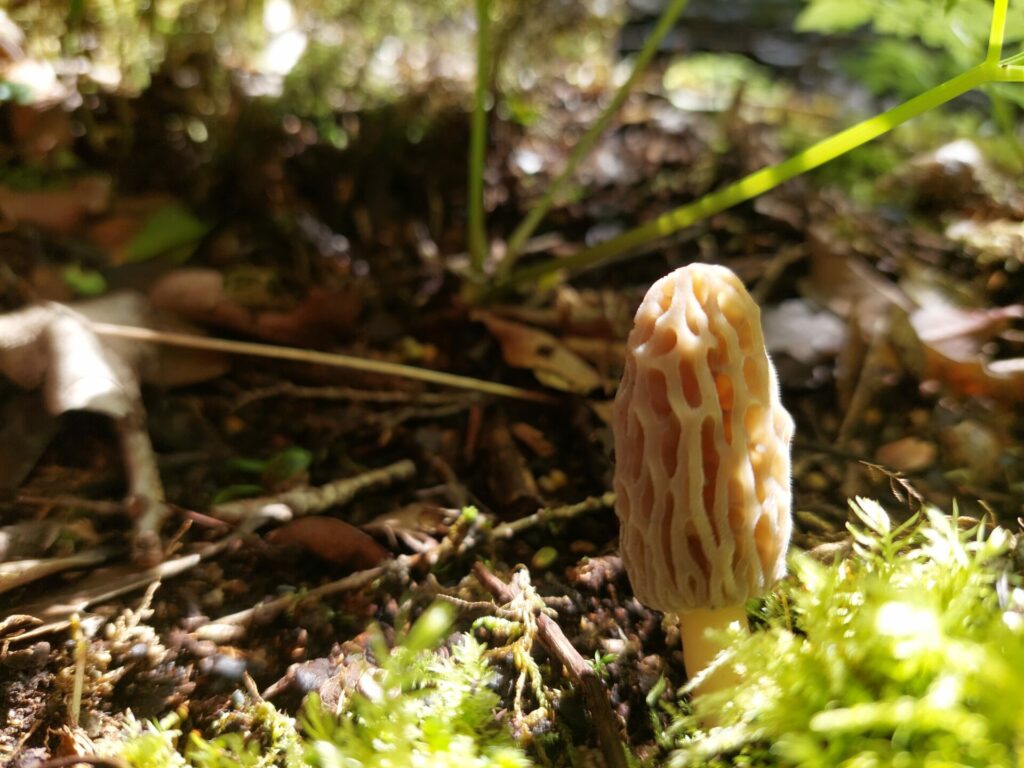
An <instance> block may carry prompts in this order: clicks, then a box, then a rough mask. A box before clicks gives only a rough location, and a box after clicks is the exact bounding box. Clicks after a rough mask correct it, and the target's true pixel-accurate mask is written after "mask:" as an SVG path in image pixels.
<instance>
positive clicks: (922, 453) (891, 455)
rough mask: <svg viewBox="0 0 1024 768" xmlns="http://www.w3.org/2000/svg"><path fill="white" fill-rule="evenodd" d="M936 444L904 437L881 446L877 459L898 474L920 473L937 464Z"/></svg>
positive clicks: (876, 455)
mask: <svg viewBox="0 0 1024 768" xmlns="http://www.w3.org/2000/svg"><path fill="white" fill-rule="evenodd" d="M937 453H938V449H937V448H936V447H935V443H930V442H928V441H927V440H922V439H920V438H918V437H904V438H901V439H899V440H894V441H893V442H891V443H886V444H885V445H882V446H879V448H878V450H877V451H875V459H877V460H878V463H879V464H883V465H885V466H886V467H889V468H890V469H895V470H897V471H898V472H920V471H921V470H923V469H928V467H930V466H931V465H932V464H934V463H935V456H936V454H937Z"/></svg>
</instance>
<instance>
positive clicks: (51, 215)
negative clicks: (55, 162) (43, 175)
mask: <svg viewBox="0 0 1024 768" xmlns="http://www.w3.org/2000/svg"><path fill="white" fill-rule="evenodd" d="M109 204H110V179H108V178H106V177H105V176H86V177H84V178H82V179H79V180H78V181H75V182H73V183H72V184H71V186H69V187H61V188H57V189H43V190H32V191H19V190H15V189H11V188H10V187H6V186H0V214H3V217H4V219H6V220H7V221H9V222H12V223H15V224H31V225H34V226H37V227H42V228H43V229H49V230H53V231H54V232H61V233H63V234H69V233H71V232H74V231H75V230H77V229H78V228H79V227H80V226H81V225H82V222H83V221H85V219H86V217H88V216H91V215H94V214H97V213H99V212H101V211H103V210H104V209H106V207H107V206H108V205H109Z"/></svg>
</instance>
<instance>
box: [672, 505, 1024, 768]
mask: <svg viewBox="0 0 1024 768" xmlns="http://www.w3.org/2000/svg"><path fill="white" fill-rule="evenodd" d="M853 510H854V512H855V513H856V515H857V517H858V519H859V520H860V525H858V526H855V527H852V528H851V531H852V533H853V536H854V549H855V555H854V556H853V557H851V558H850V559H847V560H843V561H841V562H837V563H835V564H833V565H822V564H820V563H818V562H816V561H814V560H812V559H811V558H810V557H807V556H805V555H797V556H795V557H794V558H793V571H794V573H793V577H792V578H791V579H790V580H789V581H787V582H786V583H785V585H783V586H782V587H781V588H780V592H779V593H778V602H777V603H776V604H775V609H774V610H773V611H772V615H771V616H770V617H769V619H768V627H767V629H765V630H764V631H759V632H755V633H753V634H751V635H749V636H746V637H737V639H736V642H735V644H734V646H733V648H732V651H731V654H732V655H731V658H730V659H729V661H728V662H727V663H730V664H733V665H735V666H736V667H737V669H739V670H741V672H742V677H743V682H742V683H741V684H740V685H739V686H738V687H736V688H735V689H734V690H731V691H726V692H723V693H722V694H721V695H719V696H715V697H711V696H709V697H705V698H703V699H699V700H698V701H697V704H696V715H697V719H700V718H701V716H703V717H704V718H707V716H708V715H709V713H711V712H714V713H715V716H716V717H717V722H719V723H720V724H721V727H719V728H715V729H712V730H711V732H703V731H700V730H698V729H695V728H694V723H695V722H696V720H695V719H694V718H693V717H687V718H680V719H679V720H678V721H677V723H676V728H677V729H678V732H679V733H680V734H681V735H680V736H679V741H678V746H679V749H678V750H677V751H676V752H675V753H674V754H673V757H672V760H671V763H670V764H671V765H673V766H682V765H695V764H703V763H708V762H713V763H714V764H719V765H728V764H736V765H758V766H769V765H772V766H774V765H800V766H822V767H823V768H824V767H825V766H830V767H831V766H847V767H849V768H854V767H856V768H862V767H863V768H867V767H868V766H879V768H881V766H896V765H898V766H925V767H928V768H933V767H934V768H938V766H1013V765H1017V764H1018V762H1019V759H1020V757H1021V756H1022V754H1024V752H1022V750H1024V709H1022V708H1021V707H1020V706H1019V705H1018V702H1019V701H1020V696H1021V691H1022V690H1024V626H1022V625H1024V621H1022V613H1021V611H1022V610H1024V592H1022V591H1021V590H1019V589H1015V588H1014V584H1015V580H1014V577H1013V576H1012V575H1011V573H1010V568H1009V562H1008V559H1007V555H1008V553H1009V552H1010V549H1011V547H1012V545H1013V543H1014V541H1013V537H1012V536H1011V535H1010V534H1009V533H1007V531H1005V530H1004V529H1001V528H996V529H994V530H992V531H990V532H987V533H986V532H984V531H982V530H981V529H980V528H979V529H975V530H974V531H971V532H967V533H965V532H964V531H963V530H961V527H960V526H958V523H957V520H956V519H955V518H950V517H947V516H945V515H943V514H942V513H940V512H938V511H936V510H927V511H926V512H925V520H924V522H923V523H922V524H921V525H917V524H916V522H915V521H911V522H910V523H909V524H905V525H903V526H901V527H893V526H892V524H891V523H890V520H889V517H888V516H887V515H886V513H885V512H884V511H883V510H882V509H881V507H879V506H878V505H877V504H876V503H875V502H871V501H867V500H858V501H857V502H856V503H855V504H854V505H853Z"/></svg>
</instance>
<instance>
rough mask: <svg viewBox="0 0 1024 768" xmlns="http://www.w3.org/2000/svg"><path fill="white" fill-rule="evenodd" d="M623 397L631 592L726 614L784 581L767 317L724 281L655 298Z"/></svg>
mask: <svg viewBox="0 0 1024 768" xmlns="http://www.w3.org/2000/svg"><path fill="white" fill-rule="evenodd" d="M633 322H634V324H633V330H632V331H631V332H630V334H629V339H628V341H627V344H626V369H625V373H624V374H623V377H622V382H621V384H620V385H619V391H618V394H617V395H616V398H615V410H614V422H613V427H614V433H615V455H616V465H615V493H616V502H615V511H616V513H617V515H618V517H619V523H620V549H621V553H622V559H623V563H624V565H625V567H626V571H627V573H628V574H629V579H630V582H631V583H632V585H633V591H634V593H635V594H636V597H637V599H639V600H640V601H641V602H642V603H644V604H645V605H648V606H650V607H651V608H656V609H658V610H661V611H672V612H681V611H688V610H694V609H697V608H722V607H725V606H728V605H736V604H739V603H742V602H743V601H744V600H746V599H748V598H749V597H751V596H754V595H757V594H761V593H763V592H764V591H765V590H767V588H768V587H769V586H771V584H772V583H774V582H775V581H776V580H778V579H779V578H781V577H782V576H783V575H784V574H785V571H786V563H785V556H786V549H787V547H788V545H789V536H790V531H791V528H792V523H791V520H790V505H791V500H792V497H791V491H790V458H789V443H790V440H791V439H792V436H793V419H792V418H791V417H790V415H789V413H787V412H786V410H785V409H784V408H783V407H782V403H781V402H780V400H779V387H778V382H777V380H776V377H775V369H774V368H773V367H772V363H771V360H770V359H769V358H768V353H767V352H766V350H765V346H764V337H763V335H762V333H761V312H760V310H759V309H758V306H757V304H756V303H755V302H754V300H753V299H752V298H751V296H750V294H749V293H747V290H746V288H744V286H743V283H742V282H741V281H740V279H739V278H738V277H736V275H735V274H733V272H732V271H730V270H729V269H726V268H725V267H721V266H714V265H709V264H690V265H688V266H685V267H682V268H680V269H677V270H675V271H674V272H672V273H671V274H669V275H666V276H665V277H663V278H661V279H660V280H658V281H657V282H656V283H655V284H654V285H652V286H651V288H650V290H649V291H648V292H647V295H646V296H645V297H644V300H643V303H642V304H641V305H640V308H639V309H638V310H637V312H636V317H635V318H634V321H633Z"/></svg>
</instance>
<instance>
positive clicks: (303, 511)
mask: <svg viewBox="0 0 1024 768" xmlns="http://www.w3.org/2000/svg"><path fill="white" fill-rule="evenodd" d="M415 471H416V465H415V464H413V463H412V462H411V461H410V460H409V459H403V460H401V461H396V462H395V463H394V464H389V465H388V466H386V467H381V468H380V469H372V470H370V471H368V472H363V473H362V474H360V475H356V476H355V477H345V478H342V479H341V480H335V481H334V482H331V483H327V484H326V485H320V486H302V487H300V488H293V489H291V490H288V491H285V492H283V493H279V494H277V495H276V496H260V497H258V498H255V499H239V500H237V501H229V502H225V503H223V504H218V505H216V506H215V507H213V508H211V509H210V514H211V515H212V516H213V517H215V518H217V519H218V520H224V521H227V522H232V523H234V522H238V521H240V520H244V519H245V518H249V517H252V516H253V515H259V514H264V513H265V510H267V509H268V508H269V507H277V508H280V507H286V508H287V509H288V511H289V512H290V514H291V515H294V516H296V517H297V516H300V515H307V514H313V513H316V512H320V511H322V510H324V509H327V508H328V507H334V506H338V505H340V504H345V503H347V502H349V501H351V500H352V498H353V497H354V496H355V495H356V494H357V493H359V492H360V491H362V490H364V489H366V488H373V487H377V486H381V485H389V484H391V483H394V482H397V481H399V480H406V479H408V478H410V477H412V475H413V473H415Z"/></svg>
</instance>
